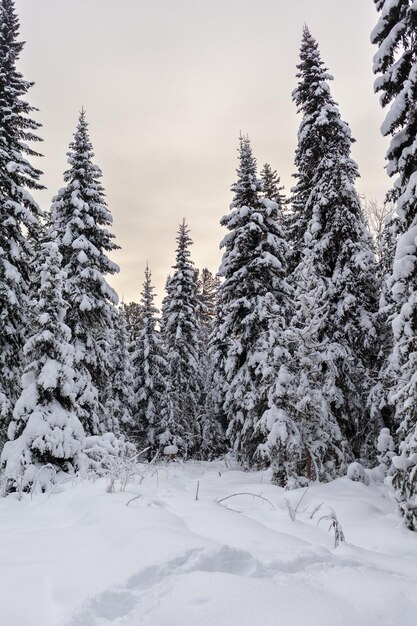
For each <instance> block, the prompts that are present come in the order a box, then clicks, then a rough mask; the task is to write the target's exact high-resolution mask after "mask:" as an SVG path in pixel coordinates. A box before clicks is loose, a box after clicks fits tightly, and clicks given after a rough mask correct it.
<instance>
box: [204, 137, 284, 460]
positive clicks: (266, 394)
mask: <svg viewBox="0 0 417 626" xmlns="http://www.w3.org/2000/svg"><path fill="white" fill-rule="evenodd" d="M237 174H238V180H237V182H236V183H235V184H234V185H233V186H232V191H233V192H234V194H235V195H234V198H233V202H232V204H231V211H230V213H228V214H227V215H225V216H224V217H223V218H222V220H221V223H222V225H223V226H225V227H226V228H227V229H228V230H229V233H228V234H227V235H226V237H225V238H224V240H223V242H222V244H221V246H222V247H223V248H224V253H223V260H222V265H221V267H220V272H219V274H220V275H221V276H223V277H224V281H223V282H222V284H221V285H220V287H219V299H218V312H219V316H218V319H217V323H216V327H215V336H214V338H213V344H214V346H215V357H216V359H217V362H216V363H215V367H216V370H217V371H216V381H215V382H216V386H217V393H218V395H219V396H222V399H223V403H222V407H221V408H222V410H223V411H224V413H225V416H226V419H227V423H228V431H227V434H228V437H229V438H230V440H231V442H232V446H233V449H234V451H235V452H236V454H237V456H238V458H239V459H240V460H241V461H242V462H243V463H244V464H245V465H247V466H251V465H255V464H257V463H260V464H265V463H268V462H270V461H271V456H272V455H273V454H274V446H275V443H276V440H277V439H279V437H280V435H279V432H278V431H279V427H277V426H276V424H277V423H278V421H279V420H280V419H287V415H286V408H285V405H286V382H287V379H286V376H285V370H286V366H285V361H286V360H288V358H289V355H288V349H287V345H286V344H287V340H286V336H285V330H286V319H287V317H288V314H289V308H290V303H289V291H288V290H289V288H288V285H287V282H286V279H285V276H286V272H287V267H286V256H287V248H286V244H285V241H284V240H283V237H282V232H281V229H280V227H279V224H278V220H277V215H278V205H277V204H276V203H275V202H272V201H269V200H263V199H262V197H261V183H260V180H259V179H258V177H257V172H256V160H255V158H254V156H253V154H252V149H251V146H250V142H249V139H248V138H246V137H241V138H240V146H239V168H238V170H237ZM277 378H278V379H279V383H277V384H276V379H277ZM284 379H286V381H285V383H284V382H283V381H284ZM216 402H217V404H220V403H219V401H218V400H217V401H216ZM283 430H284V429H281V432H283ZM268 438H269V443H268V444H267V445H265V441H266V439H268ZM272 440H273V441H272Z"/></svg>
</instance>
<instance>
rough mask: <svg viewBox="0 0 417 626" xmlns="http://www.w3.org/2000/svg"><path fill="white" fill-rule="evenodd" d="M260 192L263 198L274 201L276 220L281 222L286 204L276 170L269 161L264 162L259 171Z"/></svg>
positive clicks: (282, 187)
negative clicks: (276, 212) (276, 209)
mask: <svg viewBox="0 0 417 626" xmlns="http://www.w3.org/2000/svg"><path fill="white" fill-rule="evenodd" d="M260 177H261V183H262V192H263V196H264V198H266V199H268V200H272V201H273V202H276V203H277V205H278V220H279V221H280V222H281V223H282V222H283V211H284V207H285V205H286V202H287V200H286V198H285V194H283V193H282V192H283V190H284V186H283V185H281V184H280V183H281V179H280V177H279V176H278V174H277V171H276V170H273V169H272V167H271V166H270V165H269V163H265V165H264V166H263V168H262V170H261V172H260Z"/></svg>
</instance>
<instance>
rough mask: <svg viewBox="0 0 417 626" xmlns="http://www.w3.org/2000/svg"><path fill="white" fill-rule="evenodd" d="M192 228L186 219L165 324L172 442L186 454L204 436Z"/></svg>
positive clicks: (165, 311) (164, 336)
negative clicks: (190, 229)
mask: <svg viewBox="0 0 417 626" xmlns="http://www.w3.org/2000/svg"><path fill="white" fill-rule="evenodd" d="M189 232H190V231H189V229H188V226H187V224H186V222H185V220H183V222H182V224H181V225H180V228H179V231H178V236H177V238H176V241H177V243H178V247H177V251H176V263H175V265H174V266H173V269H174V272H173V274H172V276H171V277H170V279H169V280H168V281H167V287H168V291H167V294H166V298H165V303H164V315H163V327H162V328H163V339H164V347H165V352H166V355H167V360H168V385H169V390H168V393H169V397H170V402H171V405H172V409H171V410H172V418H171V419H170V429H169V432H170V435H171V438H172V439H171V442H172V443H173V444H174V445H177V446H178V447H179V448H180V449H182V450H183V451H184V452H185V453H186V454H194V453H195V451H196V449H197V446H198V444H199V437H200V423H199V417H200V412H201V401H202V378H201V369H200V365H201V362H200V354H201V346H200V336H201V335H200V323H199V316H198V312H199V301H198V297H197V285H196V280H195V269H194V264H193V262H192V261H191V259H190V251H189V247H190V245H191V244H192V240H191V238H190V235H189ZM171 442H169V443H171ZM167 443H168V441H167Z"/></svg>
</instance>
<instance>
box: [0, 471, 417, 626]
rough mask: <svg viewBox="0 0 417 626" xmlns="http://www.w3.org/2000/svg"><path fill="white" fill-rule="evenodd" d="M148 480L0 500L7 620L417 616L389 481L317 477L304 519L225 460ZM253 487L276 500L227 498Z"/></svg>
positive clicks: (141, 625) (86, 623) (270, 620)
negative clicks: (116, 488)
mask: <svg viewBox="0 0 417 626" xmlns="http://www.w3.org/2000/svg"><path fill="white" fill-rule="evenodd" d="M139 481H140V477H137V479H136V482H135V483H134V484H130V485H128V487H127V489H126V491H125V492H116V493H107V492H106V486H107V481H106V480H104V479H100V480H98V481H96V482H94V483H93V482H85V483H76V484H70V483H68V484H65V485H61V486H59V487H58V488H57V489H56V490H55V492H54V493H51V494H49V495H41V496H36V497H34V498H33V499H32V500H31V499H30V497H29V496H26V497H25V498H24V499H23V501H21V502H18V501H17V499H16V498H15V497H13V496H9V497H8V498H6V499H3V500H1V501H0V544H1V545H0V555H1V558H0V581H1V583H0V614H1V620H0V621H1V624H2V626H58V625H59V626H111V625H117V626H122V625H123V626H151V625H152V626H171V625H175V624H180V625H181V626H281V625H282V626H315V625H320V626H351V625H352V626H388V625H389V626H394V625H401V626H415V625H416V624H417V592H416V589H417V533H411V532H409V531H407V530H405V529H404V528H403V527H402V526H401V523H400V520H399V518H398V517H397V512H396V508H395V504H394V503H393V502H392V501H391V500H390V499H389V498H388V496H387V494H386V491H385V488H384V487H383V486H381V485H379V486H377V485H371V486H369V487H367V486H365V485H363V484H362V483H353V482H351V481H350V480H348V479H347V478H342V479H339V480H336V481H334V482H333V483H330V484H327V485H313V486H311V487H310V488H309V489H308V491H307V492H306V494H305V496H304V497H303V499H302V501H301V502H300V504H299V506H298V510H297V514H296V519H295V521H292V520H291V518H290V515H289V512H288V506H287V504H286V501H285V499H287V500H288V501H289V502H290V503H291V504H292V506H293V508H295V506H296V504H297V502H298V501H299V500H300V497H301V496H302V494H303V493H304V491H305V490H297V491H292V492H285V491H284V490H282V489H280V488H278V487H276V486H273V485H271V484H270V483H269V482H268V475H267V474H266V473H261V472H259V473H243V472H241V471H239V470H237V469H231V466H230V465H228V467H226V465H225V463H224V462H216V463H196V462H190V463H186V464H179V463H171V464H170V465H169V466H167V467H161V468H159V469H158V471H157V472H156V471H153V472H150V471H148V472H147V474H146V475H145V477H144V479H143V481H142V482H141V483H140V482H139ZM198 482H199V498H198V500H196V498H195V496H196V489H197V483H198ZM241 492H245V493H252V494H257V495H261V496H263V497H264V498H266V499H267V500H269V502H267V501H266V500H262V499H261V498H256V497H255V498H254V497H252V496H250V495H240V496H236V497H232V498H229V499H227V500H225V501H223V502H221V503H218V500H219V499H221V498H223V497H226V496H228V495H231V494H234V493H241ZM135 495H140V496H141V497H139V498H136V499H134V500H133V501H131V502H130V503H129V505H128V506H126V505H127V503H128V502H129V500H131V499H132V498H133V497H134V496H135ZM320 503H322V506H321V507H320V509H319V510H317V511H316V513H314V510H315V509H316V507H317V506H318V505H319V504H320ZM329 507H331V508H332V509H334V511H335V512H336V514H337V518H338V520H339V522H340V523H341V525H342V527H343V531H344V534H345V537H346V543H342V544H340V545H339V546H338V547H337V548H334V532H333V531H332V532H329V531H328V526H329V521H328V520H325V519H322V520H321V521H319V520H320V517H322V516H324V515H326V514H328V513H329ZM313 513H314V515H313V518H312V519H310V517H311V515H312V514H313Z"/></svg>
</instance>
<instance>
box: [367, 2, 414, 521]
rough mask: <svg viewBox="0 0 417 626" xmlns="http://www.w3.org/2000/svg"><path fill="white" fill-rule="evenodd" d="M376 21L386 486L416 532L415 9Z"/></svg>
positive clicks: (395, 9) (386, 13)
mask: <svg viewBox="0 0 417 626" xmlns="http://www.w3.org/2000/svg"><path fill="white" fill-rule="evenodd" d="M375 5H376V8H377V10H378V11H379V21H378V23H377V25H376V27H375V29H374V30H373V32H372V36H371V39H372V42H373V43H374V44H376V45H378V52H377V53H376V55H375V57H374V72H375V73H376V74H379V76H378V78H377V79H376V81H375V90H376V91H377V92H380V93H381V104H382V106H387V105H389V109H388V113H387V115H386V118H385V121H384V123H383V125H382V128H381V131H382V134H383V135H384V136H388V135H391V136H392V139H391V143H390V146H389V148H388V152H387V159H388V167H387V171H388V174H389V175H390V176H396V179H395V183H394V193H393V197H394V199H395V200H396V202H397V216H398V217H397V224H396V228H397V232H398V240H397V245H396V252H395V258H394V263H393V271H392V276H391V279H390V287H391V293H392V298H393V301H394V308H395V314H394V319H393V323H392V328H393V351H392V355H391V365H392V367H393V369H394V371H395V373H396V385H395V388H394V389H393V390H392V392H391V397H390V400H391V402H392V404H393V405H394V406H395V420H396V423H397V425H398V431H397V437H398V440H399V451H400V456H397V457H394V458H393V465H394V467H395V469H396V471H395V473H394V475H393V477H392V483H393V486H394V487H395V489H396V497H397V500H398V502H399V506H400V510H401V512H402V514H403V515H404V519H405V523H406V525H407V526H408V528H410V529H411V530H417V417H416V416H417V263H416V251H417V141H416V138H417V95H416V94H417V49H416V37H417V4H416V3H415V2H412V1H411V0H390V1H389V2H388V1H386V0H376V1H375Z"/></svg>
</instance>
